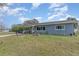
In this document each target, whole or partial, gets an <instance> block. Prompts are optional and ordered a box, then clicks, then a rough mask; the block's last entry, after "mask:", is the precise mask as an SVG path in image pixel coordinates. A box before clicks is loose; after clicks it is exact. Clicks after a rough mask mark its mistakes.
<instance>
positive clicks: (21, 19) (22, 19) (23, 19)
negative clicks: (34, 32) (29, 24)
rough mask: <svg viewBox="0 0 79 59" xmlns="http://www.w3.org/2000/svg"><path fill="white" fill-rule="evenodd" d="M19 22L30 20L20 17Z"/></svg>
mask: <svg viewBox="0 0 79 59" xmlns="http://www.w3.org/2000/svg"><path fill="white" fill-rule="evenodd" d="M19 20H20V21H21V22H22V23H23V22H24V21H26V20H30V18H26V17H20V18H19Z"/></svg>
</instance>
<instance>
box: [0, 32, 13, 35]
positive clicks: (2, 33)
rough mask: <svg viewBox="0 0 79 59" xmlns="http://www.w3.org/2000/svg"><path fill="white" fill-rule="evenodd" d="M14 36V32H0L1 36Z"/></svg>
mask: <svg viewBox="0 0 79 59" xmlns="http://www.w3.org/2000/svg"><path fill="white" fill-rule="evenodd" d="M7 34H14V33H13V32H0V35H7Z"/></svg>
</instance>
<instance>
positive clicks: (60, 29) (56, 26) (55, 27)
mask: <svg viewBox="0 0 79 59" xmlns="http://www.w3.org/2000/svg"><path fill="white" fill-rule="evenodd" d="M57 26H64V28H63V29H56V27H57ZM55 30H65V25H56V26H55Z"/></svg>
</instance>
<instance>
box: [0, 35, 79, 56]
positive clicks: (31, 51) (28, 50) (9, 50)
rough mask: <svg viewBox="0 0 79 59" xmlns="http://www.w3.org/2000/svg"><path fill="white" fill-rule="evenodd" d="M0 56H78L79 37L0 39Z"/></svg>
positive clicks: (48, 36)
mask: <svg viewBox="0 0 79 59" xmlns="http://www.w3.org/2000/svg"><path fill="white" fill-rule="evenodd" d="M0 55H12V56H16V55H17V56H20V55H22V56H27V55H29V56H32V55H34V56H37V55H38V56H44V55H47V56H57V55H69V56H70V55H79V35H78V36H55V35H39V36H33V35H21V36H18V37H17V36H10V37H4V38H0Z"/></svg>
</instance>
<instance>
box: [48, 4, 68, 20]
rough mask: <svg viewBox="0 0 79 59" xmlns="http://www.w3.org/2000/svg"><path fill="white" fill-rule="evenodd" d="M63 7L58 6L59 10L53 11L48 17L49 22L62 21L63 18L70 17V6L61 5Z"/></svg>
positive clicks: (54, 9)
mask: <svg viewBox="0 0 79 59" xmlns="http://www.w3.org/2000/svg"><path fill="white" fill-rule="evenodd" d="M61 6H62V7H60V5H59V6H58V5H57V6H56V7H57V8H53V11H50V12H49V14H50V15H48V20H49V21H52V20H53V21H55V20H60V19H61V18H66V17H68V16H69V14H68V6H67V5H65V4H64V5H63V4H61Z"/></svg>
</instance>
